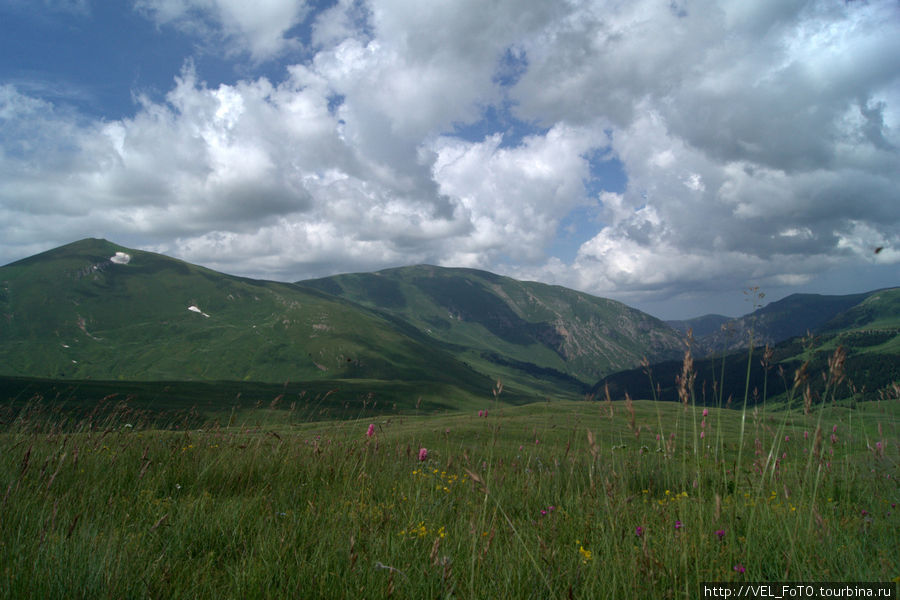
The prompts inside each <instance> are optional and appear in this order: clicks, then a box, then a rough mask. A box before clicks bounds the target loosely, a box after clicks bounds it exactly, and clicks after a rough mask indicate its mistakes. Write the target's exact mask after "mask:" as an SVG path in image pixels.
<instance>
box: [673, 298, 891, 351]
mask: <svg viewBox="0 0 900 600" xmlns="http://www.w3.org/2000/svg"><path fill="white" fill-rule="evenodd" d="M895 291H896V290H895ZM880 292H884V293H886V294H888V296H886V297H891V296H890V290H880V291H873V292H865V293H861V294H849V295H842V296H830V295H821V294H792V295H790V296H787V297H785V298H783V299H781V300H777V301H775V302H772V303H770V304H767V305H766V306H764V307H762V308H759V309H757V310H755V311H754V312H752V313H750V314H747V315H744V316H743V317H739V318H736V319H725V320H724V321H720V322H719V324H718V326H717V327H716V326H715V324H716V322H717V321H719V319H720V318H719V317H718V316H715V315H712V316H707V317H699V318H698V319H691V320H688V321H680V322H670V324H671V325H672V326H674V327H676V329H679V330H686V328H687V326H693V327H694V338H695V342H696V348H697V350H698V351H699V352H700V353H708V352H722V351H723V350H724V351H730V350H739V349H742V348H746V347H747V345H748V343H749V341H750V334H751V332H752V334H753V342H754V344H761V345H764V344H770V345H775V344H777V343H779V342H782V341H785V340H788V339H790V338H792V337H797V336H803V335H806V334H807V333H819V332H825V331H829V330H833V329H834V330H840V329H843V328H845V327H844V325H842V324H847V325H849V324H852V323H857V324H858V325H859V326H861V325H862V324H864V323H865V322H866V321H867V319H868V320H871V319H873V318H882V317H885V318H888V319H893V318H896V317H893V316H891V315H892V314H893V315H900V312H898V311H897V307H896V306H893V305H888V306H883V305H881V304H879V305H876V304H870V305H867V306H868V308H866V307H863V304H864V303H865V301H866V300H867V299H869V298H870V297H872V296H874V295H877V294H879V293H880ZM845 315H848V316H845Z"/></svg>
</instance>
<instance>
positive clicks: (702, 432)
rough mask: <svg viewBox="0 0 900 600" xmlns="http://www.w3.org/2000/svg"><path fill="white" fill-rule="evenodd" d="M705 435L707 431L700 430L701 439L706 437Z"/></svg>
mask: <svg viewBox="0 0 900 600" xmlns="http://www.w3.org/2000/svg"><path fill="white" fill-rule="evenodd" d="M705 437H706V432H705V431H701V432H700V439H701V440H702V439H703V438H705Z"/></svg>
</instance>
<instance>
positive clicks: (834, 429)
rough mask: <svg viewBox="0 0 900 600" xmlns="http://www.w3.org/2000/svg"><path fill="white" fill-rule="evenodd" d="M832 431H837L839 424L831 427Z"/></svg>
mask: <svg viewBox="0 0 900 600" xmlns="http://www.w3.org/2000/svg"><path fill="white" fill-rule="evenodd" d="M831 433H837V424H835V426H834V427H832V428H831Z"/></svg>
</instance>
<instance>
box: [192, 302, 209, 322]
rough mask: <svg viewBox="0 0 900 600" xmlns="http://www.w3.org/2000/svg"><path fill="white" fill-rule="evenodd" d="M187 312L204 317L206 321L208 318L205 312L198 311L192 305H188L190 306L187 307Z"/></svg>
mask: <svg viewBox="0 0 900 600" xmlns="http://www.w3.org/2000/svg"><path fill="white" fill-rule="evenodd" d="M188 310H189V311H191V312H195V313H197V314H200V315H203V316H204V317H206V318H207V319H208V318H209V315H208V314H206V313H205V312H203V311H202V310H200V309H199V308H198V307H197V306H194V305H193V304H192V305H190V306H188Z"/></svg>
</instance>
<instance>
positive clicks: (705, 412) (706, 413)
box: [703, 408, 709, 417]
mask: <svg viewBox="0 0 900 600" xmlns="http://www.w3.org/2000/svg"><path fill="white" fill-rule="evenodd" d="M703 416H704V417H707V416H709V409H707V408H704V409H703Z"/></svg>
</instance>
